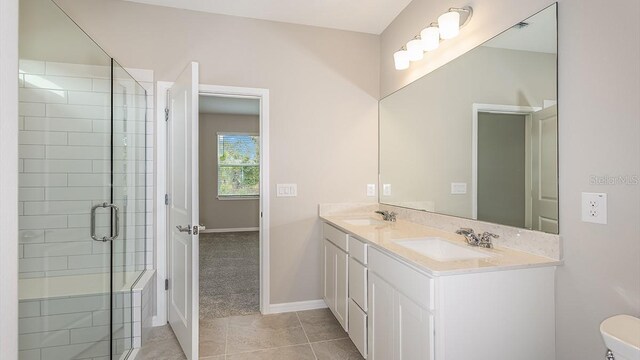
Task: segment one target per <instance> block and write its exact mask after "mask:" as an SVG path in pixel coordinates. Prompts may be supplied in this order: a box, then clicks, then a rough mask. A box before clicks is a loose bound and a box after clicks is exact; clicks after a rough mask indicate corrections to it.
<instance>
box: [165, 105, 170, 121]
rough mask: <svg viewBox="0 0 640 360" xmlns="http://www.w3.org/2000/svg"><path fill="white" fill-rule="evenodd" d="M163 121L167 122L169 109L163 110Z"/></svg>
mask: <svg viewBox="0 0 640 360" xmlns="http://www.w3.org/2000/svg"><path fill="white" fill-rule="evenodd" d="M164 121H169V108H164Z"/></svg>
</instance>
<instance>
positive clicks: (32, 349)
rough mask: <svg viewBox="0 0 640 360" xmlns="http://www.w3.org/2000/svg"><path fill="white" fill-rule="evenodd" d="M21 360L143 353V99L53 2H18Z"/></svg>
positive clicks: (143, 94) (130, 79) (140, 89)
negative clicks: (137, 287)
mask: <svg viewBox="0 0 640 360" xmlns="http://www.w3.org/2000/svg"><path fill="white" fill-rule="evenodd" d="M19 34H20V66H19V74H17V76H18V77H19V86H20V88H19V102H20V103H19V119H18V121H19V128H20V135H19V204H18V211H19V229H20V233H19V254H18V256H19V272H20V280H19V296H20V302H19V334H20V335H19V348H20V359H42V360H46V359H52V360H58V359H59V360H65V359H125V358H127V357H128V356H129V354H130V353H131V349H133V348H134V347H136V346H139V343H140V316H139V314H140V308H141V306H142V305H141V304H140V301H139V299H136V297H135V296H134V295H135V293H134V292H133V291H132V287H133V285H134V284H135V283H136V281H137V280H138V279H139V278H140V277H141V276H142V274H143V273H144V272H145V267H146V263H147V262H146V238H147V234H146V232H147V230H146V229H147V227H146V218H147V198H146V180H147V176H146V173H147V172H146V167H147V165H146V164H147V161H146V160H147V159H146V150H147V149H146V123H147V95H146V91H145V90H144V88H143V87H142V86H141V85H140V84H139V83H137V82H136V81H135V80H134V79H133V77H132V76H130V75H129V74H128V73H127V71H126V70H125V69H124V68H123V67H122V66H120V65H119V64H118V63H117V62H116V61H115V60H114V59H113V58H111V57H110V56H109V55H108V54H106V53H105V52H104V51H103V50H102V49H101V48H100V47H99V46H98V45H97V44H96V43H94V42H93V41H92V40H91V39H90V38H89V37H88V36H87V35H86V34H85V33H84V32H83V31H82V30H81V29H80V28H79V27H78V26H77V25H76V24H75V23H74V22H73V21H72V20H71V19H70V18H69V17H67V16H66V14H65V13H64V12H62V11H61V10H60V8H58V6H56V4H55V3H53V2H51V1H50V0H22V1H21V2H20V33H19Z"/></svg>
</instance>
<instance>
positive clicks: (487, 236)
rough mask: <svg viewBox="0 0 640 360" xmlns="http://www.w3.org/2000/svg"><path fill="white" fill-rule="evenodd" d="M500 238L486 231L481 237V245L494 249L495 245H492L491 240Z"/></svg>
mask: <svg viewBox="0 0 640 360" xmlns="http://www.w3.org/2000/svg"><path fill="white" fill-rule="evenodd" d="M499 237H500V236H499V235H496V234H493V233H490V232H488V231H485V232H483V233H482V235H480V241H479V245H480V246H482V247H486V248H492V247H493V244H492V243H491V238H495V239H497V238H499Z"/></svg>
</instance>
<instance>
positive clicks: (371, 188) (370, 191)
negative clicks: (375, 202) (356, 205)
mask: <svg viewBox="0 0 640 360" xmlns="http://www.w3.org/2000/svg"><path fill="white" fill-rule="evenodd" d="M367 196H376V184H367Z"/></svg>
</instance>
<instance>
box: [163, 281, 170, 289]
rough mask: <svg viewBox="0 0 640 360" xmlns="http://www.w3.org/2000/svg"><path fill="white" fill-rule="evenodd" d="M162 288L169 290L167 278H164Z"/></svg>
mask: <svg viewBox="0 0 640 360" xmlns="http://www.w3.org/2000/svg"><path fill="white" fill-rule="evenodd" d="M164 289H165V290H169V279H164Z"/></svg>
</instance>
